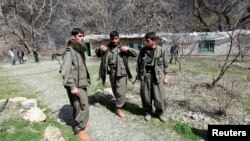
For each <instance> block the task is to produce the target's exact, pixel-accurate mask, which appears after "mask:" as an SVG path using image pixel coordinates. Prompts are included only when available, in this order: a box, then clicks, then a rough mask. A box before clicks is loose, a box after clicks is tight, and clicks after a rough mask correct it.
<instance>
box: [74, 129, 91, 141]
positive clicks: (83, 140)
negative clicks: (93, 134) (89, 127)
mask: <svg viewBox="0 0 250 141" xmlns="http://www.w3.org/2000/svg"><path fill="white" fill-rule="evenodd" d="M76 136H77V137H78V139H79V140H80V141H90V138H89V135H88V133H87V132H86V131H85V130H81V131H79V132H77V133H76Z"/></svg>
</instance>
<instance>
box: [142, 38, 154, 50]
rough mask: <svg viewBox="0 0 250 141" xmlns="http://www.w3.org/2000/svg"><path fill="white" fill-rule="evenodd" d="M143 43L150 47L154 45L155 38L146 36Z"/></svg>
mask: <svg viewBox="0 0 250 141" xmlns="http://www.w3.org/2000/svg"><path fill="white" fill-rule="evenodd" d="M144 43H145V45H146V46H147V47H150V48H152V47H153V46H154V45H155V40H152V39H150V38H148V39H145V40H144Z"/></svg>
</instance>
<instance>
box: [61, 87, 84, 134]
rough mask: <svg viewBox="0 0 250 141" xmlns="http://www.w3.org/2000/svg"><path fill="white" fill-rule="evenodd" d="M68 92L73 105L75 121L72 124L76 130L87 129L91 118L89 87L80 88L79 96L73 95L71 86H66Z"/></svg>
mask: <svg viewBox="0 0 250 141" xmlns="http://www.w3.org/2000/svg"><path fill="white" fill-rule="evenodd" d="M65 88H66V90H67V93H68V97H69V101H70V104H71V106H72V107H73V117H74V119H75V123H74V124H73V125H72V127H73V130H74V132H75V133H76V132H78V131H81V130H84V129H85V126H86V124H87V122H88V120H89V102H88V96H87V88H79V90H80V94H79V95H78V96H75V95H72V94H71V90H70V88H69V87H65Z"/></svg>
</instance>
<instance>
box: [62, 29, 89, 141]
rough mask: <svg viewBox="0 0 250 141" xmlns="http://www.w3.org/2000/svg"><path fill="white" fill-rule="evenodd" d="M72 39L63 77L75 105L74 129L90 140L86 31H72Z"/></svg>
mask: <svg viewBox="0 0 250 141" xmlns="http://www.w3.org/2000/svg"><path fill="white" fill-rule="evenodd" d="M71 35H72V39H71V40H69V41H68V45H67V48H66V50H65V52H64V54H63V64H62V70H61V73H62V78H63V80H64V81H63V84H64V87H65V88H66V91H67V93H68V97H69V101H70V104H71V106H72V107H73V114H74V115H73V116H74V118H75V126H73V130H74V132H75V134H76V136H77V137H79V138H80V140H89V137H88V134H87V132H86V130H85V129H86V128H87V127H88V126H90V125H89V124H88V120H89V104H88V96H87V86H88V85H89V84H90V76H89V73H88V70H87V66H86V63H85V55H84V52H85V51H86V50H85V48H84V47H83V37H84V32H83V31H82V30H81V29H79V28H74V29H73V30H72V31H71Z"/></svg>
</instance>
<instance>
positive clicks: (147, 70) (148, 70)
mask: <svg viewBox="0 0 250 141" xmlns="http://www.w3.org/2000/svg"><path fill="white" fill-rule="evenodd" d="M145 69H146V72H147V73H151V72H154V67H153V66H146V67H145Z"/></svg>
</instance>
